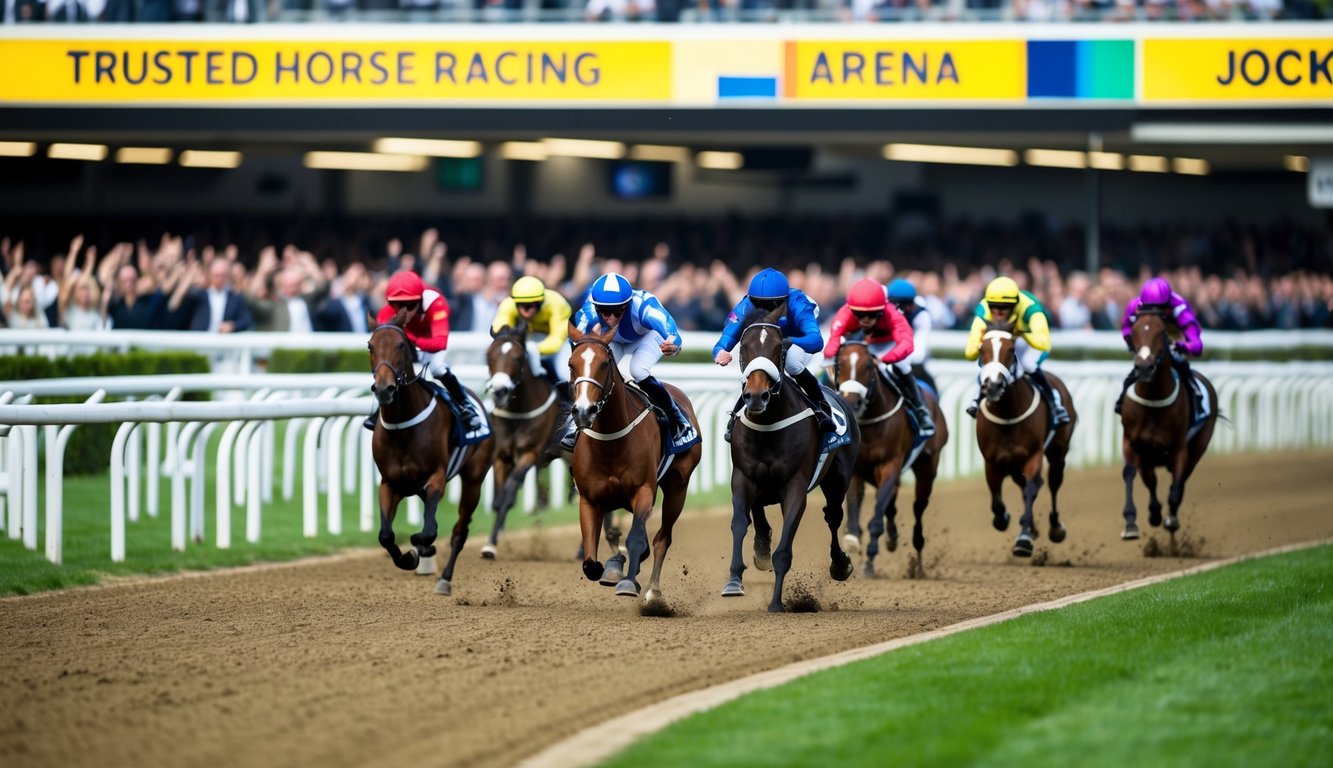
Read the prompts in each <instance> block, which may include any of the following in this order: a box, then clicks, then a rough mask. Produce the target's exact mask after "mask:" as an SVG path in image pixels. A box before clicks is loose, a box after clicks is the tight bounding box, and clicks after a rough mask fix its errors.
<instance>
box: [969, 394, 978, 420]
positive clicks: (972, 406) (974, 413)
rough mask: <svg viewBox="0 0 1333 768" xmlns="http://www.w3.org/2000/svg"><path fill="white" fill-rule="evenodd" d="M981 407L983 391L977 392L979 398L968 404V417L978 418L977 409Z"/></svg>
mask: <svg viewBox="0 0 1333 768" xmlns="http://www.w3.org/2000/svg"><path fill="white" fill-rule="evenodd" d="M979 407H981V390H980V389H978V390H977V396H976V397H974V398H972V402H970V403H968V404H967V415H968V416H971V417H972V418H974V419H975V418H976V417H977V408H979Z"/></svg>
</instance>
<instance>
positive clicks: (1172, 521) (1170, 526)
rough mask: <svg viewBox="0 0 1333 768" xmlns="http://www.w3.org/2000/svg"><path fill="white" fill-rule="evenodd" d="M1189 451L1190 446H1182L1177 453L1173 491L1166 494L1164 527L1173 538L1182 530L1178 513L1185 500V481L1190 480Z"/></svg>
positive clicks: (1172, 474)
mask: <svg viewBox="0 0 1333 768" xmlns="http://www.w3.org/2000/svg"><path fill="white" fill-rule="evenodd" d="M1188 465H1189V449H1188V446H1182V447H1181V449H1180V450H1179V451H1177V452H1176V456H1175V462H1173V464H1172V467H1171V490H1170V491H1168V492H1167V494H1166V504H1167V507H1166V520H1164V521H1162V525H1163V526H1164V527H1165V528H1166V530H1168V531H1170V532H1171V535H1172V536H1175V535H1176V531H1178V530H1180V518H1179V517H1177V516H1176V515H1177V513H1178V512H1179V511H1180V503H1181V502H1182V501H1184V500H1185V480H1186V479H1188V478H1189V466H1188Z"/></svg>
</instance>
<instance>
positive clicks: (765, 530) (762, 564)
mask: <svg viewBox="0 0 1333 768" xmlns="http://www.w3.org/2000/svg"><path fill="white" fill-rule="evenodd" d="M750 519H751V520H752V521H754V567H755V568H757V569H759V570H761V571H771V570H773V526H771V525H769V524H768V516H767V515H765V514H764V505H763V504H760V503H759V502H757V501H756V502H755V503H754V506H752V507H750Z"/></svg>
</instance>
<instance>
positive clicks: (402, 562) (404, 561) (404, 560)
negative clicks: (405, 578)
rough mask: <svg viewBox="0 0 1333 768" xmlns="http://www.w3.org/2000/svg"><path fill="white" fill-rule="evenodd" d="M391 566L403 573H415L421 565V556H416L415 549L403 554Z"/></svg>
mask: <svg viewBox="0 0 1333 768" xmlns="http://www.w3.org/2000/svg"><path fill="white" fill-rule="evenodd" d="M393 564H394V565H396V566H398V567H399V569H401V570H404V571H415V570H416V569H417V566H418V565H420V564H421V555H418V554H417V551H416V550H415V549H409V550H407V551H406V552H404V553H403V556H402V557H400V558H398V559H397V560H395V561H393Z"/></svg>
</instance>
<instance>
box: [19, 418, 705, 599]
mask: <svg viewBox="0 0 1333 768" xmlns="http://www.w3.org/2000/svg"><path fill="white" fill-rule="evenodd" d="M220 437H221V435H220V431H219V433H218V434H215V435H214V436H213V439H212V444H211V446H210V452H209V453H210V456H212V455H214V454H215V452H216V449H217V443H218V441H219V440H220ZM75 439H77V435H75ZM277 447H278V451H277V453H278V454H279V455H278V456H277V460H278V463H279V464H281V455H280V454H281V452H282V451H281V447H282V435H281V432H280V433H279V435H278V439H277ZM215 466H216V465H215V463H214V461H213V460H212V459H211V458H210V460H209V464H208V472H209V476H208V478H207V479H206V481H205V485H206V488H205V490H204V507H205V536H204V540H203V542H195V541H193V540H191V541H190V542H189V543H188V544H187V546H186V549H185V551H184V552H175V551H173V550H172V549H171V484H170V482H169V481H167V480H164V481H163V483H162V485H161V492H160V494H159V500H160V508H161V509H160V512H159V515H158V517H156V518H152V517H148V516H147V514H145V513H143V512H142V511H141V516H140V519H139V521H138V522H135V523H129V522H127V523H126V533H125V561H124V562H120V563H113V562H111V512H110V502H109V501H108V496H109V493H110V491H109V488H110V479H109V477H108V476H106V475H91V476H84V477H67V478H65V483H64V499H63V501H64V504H63V506H64V526H63V528H64V536H63V541H64V553H63V554H64V563H63V564H62V565H56V564H54V563H52V562H50V561H49V560H47V559H46V554H45V553H46V543H45V542H46V538H45V537H46V499H45V487H46V482H45V480H44V479H43V480H42V481H41V482H40V483H39V487H40V489H41V490H42V493H41V494H39V496H40V497H39V499H38V504H37V519H38V537H37V549H36V550H35V551H29V550H27V549H24V547H23V544H22V541H20V540H12V539H10V538H9V535H8V533H7V532H5V533H0V595H16V594H17V595H24V594H31V593H35V592H43V591H47V590H52V589H64V588H67V587H73V586H81V585H87V584H96V583H99V582H100V581H101V580H102V579H103V578H104V577H106V576H136V575H148V574H159V573H173V572H178V571H186V570H208V569H213V568H227V567H234V566H239V565H249V564H252V563H261V562H279V561H284V560H292V559H295V558H299V557H306V556H310V555H322V554H329V553H333V552H338V551H341V550H345V549H348V548H371V549H378V548H379V540H378V538H377V532H378V530H379V511H378V503H377V502H376V503H375V504H376V506H375V522H374V527H373V528H372V530H371V531H369V532H363V531H361V530H360V514H361V513H360V500H359V497H357V496H355V495H344V496H343V506H342V512H343V514H342V530H343V533H341V534H340V535H337V536H334V535H332V534H329V533H327V532H326V531H327V522H326V520H327V510H328V504H327V499H326V497H325V496H324V495H323V494H321V495H320V500H319V534H318V535H316V536H315V537H313V538H306V537H305V536H304V535H303V533H302V526H303V523H302V505H301V478H300V475H299V474H298V476H297V478H296V486H295V488H296V493H295V496H294V498H293V499H292V500H291V501H290V502H284V501H283V500H282V490H281V488H282V471H281V466H279V467H278V469H277V470H276V472H277V474H276V476H275V478H274V480H275V482H274V489H273V496H274V498H273V502H272V503H271V504H266V505H264V510H263V513H262V515H261V535H260V540H259V541H258V542H257V543H254V544H251V543H249V542H247V541H246V540H245V508H244V507H233V509H232V513H231V539H232V541H231V548H230V549H225V550H224V549H218V548H217V546H216V541H217V538H216V537H217V533H216V530H217V529H216V519H215V517H214V499H215V498H216V497H215V496H214V482H213V477H212V475H211V472H212V471H213V468H214V467H215ZM486 482H488V483H489V482H490V479H489V478H487V480H486ZM727 493H728V491H727V489H725V488H723V489H720V490H718V491H714V492H713V493H711V494H699V495H697V496H692V497H691V501H692V502H694V501H696V500H697V502H698V503H705V504H718V503H724V501H725V499H726V498H727V497H728V496H727ZM234 501H235V499H233V502H234ZM406 509H407V507H406V504H404V505H402V506H400V507H399V510H398V518H397V520H395V525H394V529H395V532H396V533H397V534H398V541H399V543H400V544H401V545H402V546H407V537H408V535H409V534H411V533H413V532H414V531H415V530H416V527H415V526H412V525H409V524H408V522H407V516H406V515H407V512H406ZM6 515H8V509H6ZM457 519H458V516H457V505H455V504H453V503H451V502H449V501H448V500H447V499H446V501H445V502H443V503H442V504H441V514H440V517H439V523H440V531H441V538H439V539H437V540H436V545H437V546H440V543H441V542H443V544H444V546H445V547H447V546H448V536H449V529H450V528H452V527H453V524H454V522H456V521H457ZM577 522H578V507H577V504H564V505H559V506H554V507H552V508H551V509H549V510H546V511H543V512H541V513H540V514H538V515H527V514H524V513H523V511H522V508H521V507H520V506H516V507H515V508H514V509H513V510H511V511H510V513H509V517H508V518H507V519H506V521H505V531H506V532H507V533H509V532H513V531H517V530H522V529H524V528H531V527H533V526H535V525H543V526H548V527H549V526H554V525H571V524H576V523H577ZM494 524H495V516H494V515H493V514H491V511H490V509H489V507H486V506H485V505H484V504H482V505H479V506H478V508H477V511H476V513H475V514H474V515H473V518H472V525H471V528H470V529H469V536H468V538H469V541H477V540H483V541H484V540H485V538H486V536H488V535H489V534H490V532H491V528H492V526H493V525H494ZM445 551H447V550H445Z"/></svg>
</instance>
